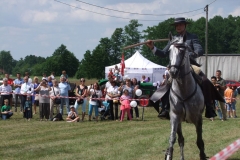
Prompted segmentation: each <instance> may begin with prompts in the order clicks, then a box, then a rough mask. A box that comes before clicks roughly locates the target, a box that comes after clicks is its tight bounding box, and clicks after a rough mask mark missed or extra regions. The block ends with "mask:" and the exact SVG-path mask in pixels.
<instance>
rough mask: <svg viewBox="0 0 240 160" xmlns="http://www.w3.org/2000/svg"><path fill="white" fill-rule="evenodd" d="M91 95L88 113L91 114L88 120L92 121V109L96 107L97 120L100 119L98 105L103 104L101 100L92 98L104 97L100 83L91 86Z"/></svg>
mask: <svg viewBox="0 0 240 160" xmlns="http://www.w3.org/2000/svg"><path fill="white" fill-rule="evenodd" d="M89 95H90V101H89V109H88V115H89V118H88V120H89V121H91V118H92V110H93V108H94V110H95V117H96V121H98V106H99V105H101V100H97V99H92V98H101V97H102V91H101V90H100V87H99V85H98V83H94V84H93V87H92V86H91V88H90V89H89Z"/></svg>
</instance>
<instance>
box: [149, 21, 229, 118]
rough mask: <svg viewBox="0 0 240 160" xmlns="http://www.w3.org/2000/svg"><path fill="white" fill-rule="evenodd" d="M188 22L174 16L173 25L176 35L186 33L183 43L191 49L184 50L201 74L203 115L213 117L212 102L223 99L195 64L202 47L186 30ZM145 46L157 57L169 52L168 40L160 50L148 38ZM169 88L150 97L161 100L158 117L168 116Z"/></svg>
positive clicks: (196, 70)
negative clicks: (204, 108)
mask: <svg viewBox="0 0 240 160" xmlns="http://www.w3.org/2000/svg"><path fill="white" fill-rule="evenodd" d="M187 24H189V22H187V21H186V20H185V18H183V17H180V18H175V20H174V23H172V24H171V25H173V26H174V27H175V29H176V31H177V33H178V34H177V35H176V36H183V35H184V34H185V35H186V41H185V43H186V44H187V45H188V46H189V47H190V48H191V50H189V49H187V50H186V52H188V53H189V55H190V63H191V65H192V68H193V70H194V72H195V73H196V74H197V75H199V76H201V78H202V80H201V81H202V83H201V88H202V91H203V95H204V100H205V105H206V114H205V116H206V117H207V118H213V117H215V116H216V113H215V111H214V109H213V102H214V100H215V99H217V100H219V101H223V102H224V99H223V98H222V97H221V96H220V95H219V93H218V92H217V90H216V89H215V88H214V86H213V85H212V83H211V82H210V81H209V80H208V79H207V78H206V76H205V75H204V74H203V73H202V71H201V69H200V68H199V67H200V65H199V64H197V62H196V61H195V58H197V57H199V56H202V55H203V52H204V51H203V48H202V46H201V45H200V43H199V40H198V37H197V36H196V35H194V34H191V33H189V32H187V31H186V26H187ZM147 46H148V47H149V48H150V49H151V50H152V52H153V53H154V54H155V55H157V56H159V57H166V56H167V55H168V52H169V48H170V46H171V44H170V42H168V44H167V46H166V47H165V48H164V49H163V50H160V49H158V48H156V47H155V46H154V44H153V42H152V41H151V40H148V43H147ZM169 93H170V92H169V88H167V89H166V90H165V91H164V90H163V89H159V91H158V90H157V91H156V92H155V93H154V94H153V96H152V97H151V100H152V101H153V102H155V101H157V100H159V99H160V98H161V101H162V112H161V113H160V114H159V117H168V116H169V113H168V112H169V109H170V105H169Z"/></svg>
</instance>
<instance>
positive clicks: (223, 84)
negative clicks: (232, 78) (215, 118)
mask: <svg viewBox="0 0 240 160" xmlns="http://www.w3.org/2000/svg"><path fill="white" fill-rule="evenodd" d="M221 75H222V72H221V71H220V70H217V71H216V78H217V82H216V84H215V87H218V88H219V93H220V95H221V96H222V97H223V98H224V91H225V89H226V81H225V80H224V79H223V78H222V77H221ZM219 104H220V107H221V110H222V114H223V120H224V121H225V120H226V119H227V111H226V108H225V103H224V102H220V101H219Z"/></svg>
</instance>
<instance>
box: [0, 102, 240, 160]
mask: <svg viewBox="0 0 240 160" xmlns="http://www.w3.org/2000/svg"><path fill="white" fill-rule="evenodd" d="M87 108H88V107H87ZM237 110H238V112H237V113H238V115H239V116H240V112H239V110H240V105H239V102H238V105H237ZM79 113H81V110H79ZM141 113H142V108H140V114H141ZM65 117H66V115H64V118H65ZM86 117H87V116H86ZM0 128H1V129H0V139H1V142H0V159H7V160H15V159H24V160H25V159H39V160H41V159H44V160H46V159H47V160H55V159H56V160H65V159H67V160H68V159H83V160H112V159H116V160H156V159H157V160H158V159H159V160H162V159H164V150H166V148H167V147H168V139H169V135H170V124H169V121H168V120H160V119H158V118H157V112H156V111H155V110H154V109H153V108H152V107H148V108H145V112H144V120H136V119H133V121H127V120H125V121H123V122H119V121H99V122H95V121H88V120H87V118H86V120H85V121H84V122H79V123H66V122H65V121H62V122H52V121H46V122H45V121H42V122H41V121H39V116H38V115H34V117H33V119H32V120H31V121H30V122H28V121H26V120H25V119H23V118H22V114H21V113H20V112H14V115H13V117H11V118H10V119H9V120H6V121H3V120H0ZM182 128H183V135H184V138H185V148H184V151H185V158H186V159H187V160H188V159H189V160H195V159H199V156H198V155H199V151H198V148H197V146H196V144H195V142H196V133H195V127H194V126H193V125H192V124H188V123H185V122H184V123H183V125H182ZM239 137H240V118H236V119H233V118H231V119H228V120H227V121H224V122H222V121H220V120H218V119H217V118H216V119H215V121H213V122H211V121H209V120H208V119H206V118H204V120H203V138H204V142H205V151H206V154H207V156H209V157H211V156H213V155H214V154H216V153H218V152H219V151H220V150H221V149H223V148H225V147H226V146H228V145H229V144H230V143H232V142H233V141H235V140H236V139H238V138H239ZM179 155H180V153H179V146H178V144H177V143H176V144H175V145H174V159H179ZM239 157H240V151H238V152H237V153H235V154H234V155H233V156H232V157H231V159H239Z"/></svg>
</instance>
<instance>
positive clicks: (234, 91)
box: [232, 85, 238, 118]
mask: <svg viewBox="0 0 240 160" xmlns="http://www.w3.org/2000/svg"><path fill="white" fill-rule="evenodd" d="M232 90H233V100H232V116H233V118H237V115H236V103H237V101H236V98H237V95H238V92H237V86H236V85H232Z"/></svg>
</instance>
